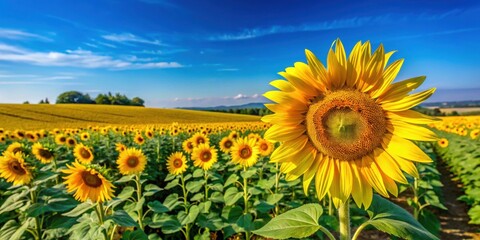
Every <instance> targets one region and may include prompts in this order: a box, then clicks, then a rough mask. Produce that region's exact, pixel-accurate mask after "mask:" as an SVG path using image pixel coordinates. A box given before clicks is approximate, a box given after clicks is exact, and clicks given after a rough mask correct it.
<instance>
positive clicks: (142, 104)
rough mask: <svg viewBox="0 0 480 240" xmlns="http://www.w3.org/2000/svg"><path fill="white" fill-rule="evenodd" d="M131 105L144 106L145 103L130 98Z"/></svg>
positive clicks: (136, 98) (139, 99)
mask: <svg viewBox="0 0 480 240" xmlns="http://www.w3.org/2000/svg"><path fill="white" fill-rule="evenodd" d="M132 105H133V106H142V107H144V106H145V101H144V100H143V99H141V98H139V97H134V98H132Z"/></svg>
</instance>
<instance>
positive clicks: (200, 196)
mask: <svg viewBox="0 0 480 240" xmlns="http://www.w3.org/2000/svg"><path fill="white" fill-rule="evenodd" d="M204 197H205V194H203V193H197V194H195V195H194V196H193V197H192V198H190V201H192V202H196V201H202V200H203V198H204Z"/></svg>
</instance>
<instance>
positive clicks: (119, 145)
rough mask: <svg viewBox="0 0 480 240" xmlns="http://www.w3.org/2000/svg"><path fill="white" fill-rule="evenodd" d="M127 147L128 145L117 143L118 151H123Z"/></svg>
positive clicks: (116, 148)
mask: <svg viewBox="0 0 480 240" xmlns="http://www.w3.org/2000/svg"><path fill="white" fill-rule="evenodd" d="M126 149H127V146H125V145H123V144H122V143H115V150H117V152H120V153H121V152H123V151H125V150H126Z"/></svg>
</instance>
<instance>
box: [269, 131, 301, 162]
mask: <svg viewBox="0 0 480 240" xmlns="http://www.w3.org/2000/svg"><path fill="white" fill-rule="evenodd" d="M307 141H308V137H306V136H300V137H299V138H297V139H295V140H292V141H287V142H284V143H283V144H282V145H280V146H279V147H278V148H277V149H275V150H274V151H273V153H272V155H270V162H286V161H288V160H289V159H290V158H291V156H293V155H295V154H297V153H298V152H299V151H300V150H302V149H303V147H304V146H305V144H307Z"/></svg>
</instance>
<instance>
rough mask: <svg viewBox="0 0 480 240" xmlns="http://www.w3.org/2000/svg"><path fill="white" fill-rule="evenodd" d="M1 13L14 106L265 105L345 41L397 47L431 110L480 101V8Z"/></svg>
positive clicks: (48, 6)
mask: <svg viewBox="0 0 480 240" xmlns="http://www.w3.org/2000/svg"><path fill="white" fill-rule="evenodd" d="M387 2H388V3H387ZM0 11H1V14H0V102H3V103H7V102H8V103H21V102H23V101H26V100H28V101H30V102H31V103H36V102H38V101H39V100H40V99H43V98H45V97H48V98H49V99H50V101H52V102H53V101H54V100H55V99H56V97H57V96H58V94H60V93H61V92H64V91H68V90H78V91H81V92H85V93H89V94H90V95H91V96H92V97H95V96H96V95H97V94H98V93H100V92H101V93H105V92H108V91H111V92H112V93H115V92H120V93H123V94H126V95H127V96H129V97H134V96H139V97H141V98H143V99H145V100H146V104H147V106H151V107H186V106H216V105H222V104H224V105H238V104H243V103H247V102H258V101H264V99H263V97H262V96H261V95H262V94H263V93H264V92H265V91H267V90H269V89H271V87H270V86H269V85H268V83H269V82H270V81H271V80H274V79H278V78H279V76H278V75H277V72H279V71H282V70H284V69H285V68H286V67H289V66H292V65H293V63H294V62H297V61H305V56H304V49H306V48H307V49H310V50H312V51H313V52H314V53H316V55H317V56H318V57H319V59H321V60H324V59H326V54H327V52H328V49H329V47H330V46H331V44H332V42H333V41H334V40H335V39H336V38H337V37H339V38H340V39H341V40H342V41H343V43H344V45H345V47H346V48H347V51H349V50H350V49H351V48H352V47H353V45H354V44H355V43H356V42H357V41H359V40H362V41H366V40H370V41H371V42H372V44H373V45H374V47H375V48H376V47H377V46H378V44H380V43H383V44H384V46H385V48H386V50H397V53H396V54H395V55H394V56H395V58H405V63H404V65H403V69H402V71H401V72H400V74H399V77H398V78H397V79H398V80H401V79H405V78H408V77H414V76H419V75H427V81H426V83H425V84H424V86H423V88H427V87H437V88H438V89H439V90H438V92H437V94H435V95H434V96H433V97H432V98H431V101H446V100H465V99H477V100H478V99H480V97H478V96H479V95H480V58H479V56H480V45H479V42H480V17H479V16H480V2H478V1H464V0H458V1H437V0H435V1H412V0H403V1H395V2H394V1H380V0H379V1H291V0H288V1H286V0H285V1H250V0H247V1H221V0H219V1H194V0H190V1H184V0H176V1H174V0H95V1H93V0H90V1H65V0H49V1H39V0H22V1H16V0H4V1H1V2H0ZM395 58H394V59H395ZM394 59H392V60H394ZM461 89H466V90H465V91H463V90H461ZM452 92H453V94H452ZM447 93H448V94H447ZM455 93H459V94H455Z"/></svg>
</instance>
